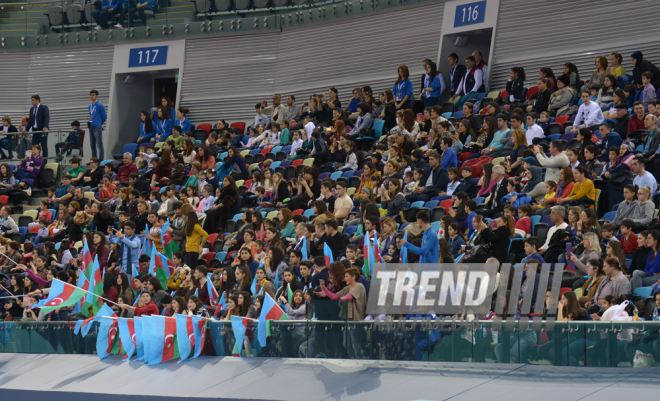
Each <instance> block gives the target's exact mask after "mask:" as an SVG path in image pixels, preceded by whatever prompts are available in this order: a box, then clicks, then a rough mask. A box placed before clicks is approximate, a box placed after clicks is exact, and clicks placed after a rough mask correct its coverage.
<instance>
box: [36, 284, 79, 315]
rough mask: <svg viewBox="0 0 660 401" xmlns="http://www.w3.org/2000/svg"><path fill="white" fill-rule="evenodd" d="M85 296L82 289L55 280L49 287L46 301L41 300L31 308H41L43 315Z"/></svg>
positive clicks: (69, 304)
mask: <svg viewBox="0 0 660 401" xmlns="http://www.w3.org/2000/svg"><path fill="white" fill-rule="evenodd" d="M85 294H86V292H85V291H84V290H83V289H81V288H78V287H74V286H72V285H71V284H68V283H65V282H63V281H60V280H58V279H56V278H55V279H53V281H52V284H51V286H50V292H49V293H48V299H42V300H41V301H39V302H38V303H36V304H35V305H33V306H32V308H33V309H34V308H41V310H42V311H43V312H44V313H50V312H52V311H54V310H55V309H59V308H62V307H64V306H71V305H73V304H75V303H76V302H78V301H80V300H81V299H83V297H84V296H85Z"/></svg>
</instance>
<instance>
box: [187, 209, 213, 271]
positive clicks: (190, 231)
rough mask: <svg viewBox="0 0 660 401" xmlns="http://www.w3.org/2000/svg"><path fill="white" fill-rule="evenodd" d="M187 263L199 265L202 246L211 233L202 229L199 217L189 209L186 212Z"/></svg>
mask: <svg viewBox="0 0 660 401" xmlns="http://www.w3.org/2000/svg"><path fill="white" fill-rule="evenodd" d="M185 234H186V263H187V265H188V266H197V264H198V263H197V260H198V259H199V254H200V253H201V252H202V246H203V244H204V243H205V242H206V240H207V239H208V237H209V235H208V233H207V232H206V231H204V230H203V229H202V226H201V225H200V224H199V220H198V219H197V213H195V211H192V210H191V211H189V212H188V213H187V214H186V225H185Z"/></svg>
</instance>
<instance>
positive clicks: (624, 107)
mask: <svg viewBox="0 0 660 401" xmlns="http://www.w3.org/2000/svg"><path fill="white" fill-rule="evenodd" d="M614 108H615V109H617V110H628V103H619V104H615V105H614Z"/></svg>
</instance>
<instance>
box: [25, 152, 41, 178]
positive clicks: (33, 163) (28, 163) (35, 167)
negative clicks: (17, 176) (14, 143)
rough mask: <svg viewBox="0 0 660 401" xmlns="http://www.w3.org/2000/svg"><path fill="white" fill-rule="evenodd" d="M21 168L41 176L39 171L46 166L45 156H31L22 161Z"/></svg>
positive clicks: (37, 176)
mask: <svg viewBox="0 0 660 401" xmlns="http://www.w3.org/2000/svg"><path fill="white" fill-rule="evenodd" d="M21 168H22V169H23V170H24V171H26V172H28V173H32V174H33V175H34V176H35V177H36V178H39V173H41V170H42V169H43V168H44V158H43V157H41V156H37V157H34V156H30V158H29V159H27V160H23V161H22V162H21Z"/></svg>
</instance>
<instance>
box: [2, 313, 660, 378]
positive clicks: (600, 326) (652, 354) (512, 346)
mask: <svg viewBox="0 0 660 401" xmlns="http://www.w3.org/2000/svg"><path fill="white" fill-rule="evenodd" d="M493 324H494V323H493V322H492V321H473V322H467V323H457V324H456V325H455V326H453V328H451V329H450V327H451V326H450V325H449V324H447V326H446V327H445V328H444V329H441V330H435V329H434V328H433V327H428V326H427V327H423V326H420V324H419V322H412V321H406V320H401V321H385V322H380V321H378V322H374V321H371V322H352V321H346V320H334V321H318V320H317V321H312V320H307V321H274V322H272V324H271V336H270V339H269V343H268V346H267V347H265V348H261V347H260V346H259V343H258V341H257V335H256V332H257V331H258V329H259V328H258V323H256V322H255V325H254V327H253V330H254V339H253V340H252V341H251V343H250V348H249V349H248V350H246V351H244V354H243V356H269V357H290V358H349V359H379V360H398V361H406V360H410V361H412V360H421V361H430V362H433V361H438V362H439V361H445V362H496V363H497V362H499V363H534V364H544V365H554V366H569V365H570V366H592V367H593V366H600V367H615V366H619V367H626V366H627V367H630V366H634V365H636V364H639V363H643V362H645V361H647V362H648V361H649V360H651V359H652V358H656V359H657V358H660V342H659V341H660V334H659V333H660V323H658V322H644V321H641V322H598V321H590V322H553V323H552V327H551V328H550V323H549V322H543V323H542V324H541V327H540V328H535V329H531V328H528V329H526V330H522V331H521V330H519V327H520V324H521V322H515V323H514V324H512V327H511V329H512V330H510V331H507V330H506V328H505V325H503V326H502V327H501V328H500V330H498V331H495V332H496V333H497V336H496V338H493V335H492V334H493V330H491V329H492V327H493V326H492V325H493ZM73 327H74V323H73V322H23V321H17V322H0V352H18V353H42V354H71V353H78V354H93V353H95V350H96V338H97V328H98V326H97V325H96V324H95V325H94V326H93V327H92V329H91V330H90V332H89V334H88V335H87V337H85V338H82V337H81V336H80V335H74V334H73ZM207 334H208V335H207V341H206V344H205V347H204V355H218V356H228V355H232V350H233V348H234V343H235V339H234V334H233V331H232V327H231V323H230V322H227V321H219V322H218V321H214V322H210V323H209V324H208V326H207ZM640 353H641V354H643V355H640ZM657 360H660V359H657Z"/></svg>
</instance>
